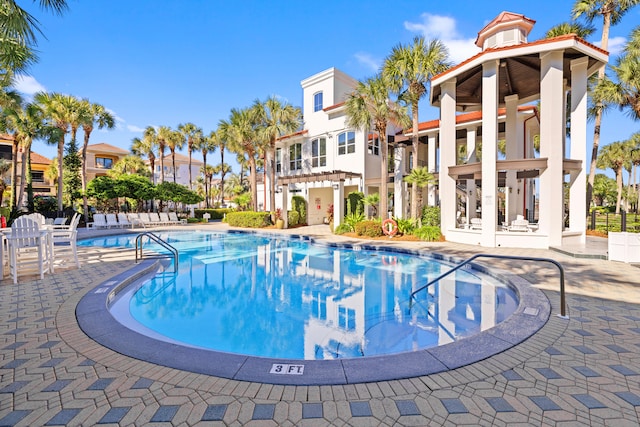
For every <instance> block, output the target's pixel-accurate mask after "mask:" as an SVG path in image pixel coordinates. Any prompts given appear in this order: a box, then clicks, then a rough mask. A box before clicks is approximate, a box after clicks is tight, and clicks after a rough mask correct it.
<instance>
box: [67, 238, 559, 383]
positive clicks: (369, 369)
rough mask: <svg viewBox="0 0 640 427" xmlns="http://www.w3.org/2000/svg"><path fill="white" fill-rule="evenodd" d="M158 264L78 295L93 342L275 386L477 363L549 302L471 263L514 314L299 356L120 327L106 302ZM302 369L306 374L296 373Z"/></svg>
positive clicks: (522, 334)
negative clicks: (406, 341) (353, 350)
mask: <svg viewBox="0 0 640 427" xmlns="http://www.w3.org/2000/svg"><path fill="white" fill-rule="evenodd" d="M222 232H224V233H254V234H260V235H267V236H277V237H278V238H286V239H298V240H306V241H310V242H311V243H314V244H318V245H324V246H332V247H345V248H350V249H354V248H356V247H357V248H360V249H363V250H367V249H371V250H379V251H387V252H395V253H404V254H412V255H418V256H428V257H432V258H434V259H438V260H444V261H449V262H454V263H458V262H461V261H462V260H461V259H459V258H457V257H453V256H448V255H444V254H439V253H434V252H431V251H425V250H414V249H406V248H396V247H389V246H384V245H375V244H371V243H370V242H367V243H362V244H359V243H356V244H353V243H349V242H346V243H336V242H326V241H321V240H317V239H314V238H312V237H309V236H301V235H288V236H282V235H281V234H274V233H265V232H255V231H248V232H247V231H237V230H230V231H222ZM124 234H127V233H124ZM158 264H159V263H158V261H157V260H145V261H142V262H141V263H139V264H137V265H135V266H134V267H133V268H131V269H129V270H127V271H125V272H123V273H120V274H118V275H116V276H115V277H112V278H110V279H109V280H106V281H104V282H102V283H100V284H99V285H97V286H96V287H94V288H93V289H90V290H89V291H88V292H87V293H86V294H85V295H84V296H83V297H82V298H81V299H80V301H79V303H78V304H77V306H76V310H75V314H76V319H77V322H78V325H79V326H80V328H81V330H82V331H83V332H84V333H85V334H86V335H87V336H88V337H89V338H91V339H92V340H94V341H95V342H97V343H98V344H100V345H102V346H104V347H107V348H109V349H111V350H113V351H115V352H117V353H120V354H123V355H125V356H129V357H132V358H135V359H139V360H143V361H146V362H150V363H153V364H156V365H160V366H165V367H168V368H175V369H180V370H184V371H188V372H193V373H197V374H204V375H212V376H216V377H221V378H227V379H233V380H238V381H251V382H260V383H268V384H277V385H344V384H354V383H366V382H374V381H389V380H398V379H404V378H412V377H419V376H424V375H430V374H436V373H440V372H445V371H448V370H453V369H456V368H460V367H462V366H466V365H470V364H473V363H476V362H479V361H481V360H484V359H486V358H489V357H491V356H494V355H496V354H499V353H502V352H504V351H505V350H507V349H509V348H511V347H513V346H515V345H517V344H520V343H522V342H523V341H525V340H527V339H528V338H529V337H531V336H532V335H533V334H535V333H536V332H537V331H538V330H540V329H541V328H542V327H543V326H544V325H545V324H546V323H547V322H548V320H549V318H550V315H551V304H550V302H549V300H548V298H547V297H546V295H545V294H544V293H543V292H542V291H540V290H539V289H536V288H534V287H533V286H531V283H530V282H529V281H527V280H526V279H524V278H522V277H520V276H517V275H515V274H511V273H509V272H506V271H504V270H500V269H496V268H491V269H489V268H486V267H484V266H482V265H479V264H477V263H471V266H472V268H473V269H474V270H476V271H479V272H482V273H484V274H488V275H490V276H492V277H495V278H497V279H499V280H501V281H503V282H505V283H507V284H508V285H509V286H511V287H512V288H513V289H514V290H515V292H516V293H517V295H518V298H519V305H518V307H517V309H516V310H515V312H514V313H513V314H512V315H511V316H509V317H508V318H507V319H506V320H505V321H503V322H501V323H499V324H498V325H496V326H494V327H492V328H490V329H488V330H486V331H483V332H481V333H479V334H477V335H474V336H471V337H468V338H463V339H460V340H459V341H455V342H452V343H449V344H445V345H442V346H438V347H433V348H427V349H423V350H419V351H415V352H407V353H397V354H393V355H383V356H368V357H363V358H353V359H349V358H346V359H335V360H299V359H274V358H262V357H256V356H246V355H238V354H231V353H224V352H220V351H214V350H207V349H200V348H194V347H188V346H183V345H179V344H174V343H169V342H165V341H160V340H156V339H153V338H150V337H147V336H145V335H142V334H140V333H138V332H135V331H133V330H131V329H129V328H127V327H125V326H124V325H122V324H121V323H120V322H118V321H117V320H116V319H114V318H113V316H112V315H111V314H110V312H109V310H108V308H107V307H108V303H109V302H110V300H111V299H112V298H113V297H114V295H115V294H117V293H118V292H120V291H121V290H122V289H124V288H125V287H127V286H129V285H131V284H132V283H133V282H135V281H136V280H138V279H139V278H141V277H142V276H144V275H146V274H150V273H151V272H153V271H155V270H156V269H157V268H158ZM276 366H280V372H274V371H277V369H276ZM301 366H302V368H300V367H301ZM301 370H302V371H303V373H300V371H301ZM287 371H289V372H287Z"/></svg>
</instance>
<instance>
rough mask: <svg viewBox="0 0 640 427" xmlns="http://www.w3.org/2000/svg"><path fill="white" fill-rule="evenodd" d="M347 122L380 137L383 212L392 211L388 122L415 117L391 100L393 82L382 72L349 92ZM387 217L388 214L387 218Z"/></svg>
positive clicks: (402, 122) (405, 123)
mask: <svg viewBox="0 0 640 427" xmlns="http://www.w3.org/2000/svg"><path fill="white" fill-rule="evenodd" d="M345 108H346V114H347V126H349V127H354V128H359V129H362V130H364V131H365V133H367V134H368V133H369V131H370V130H371V129H373V130H375V132H376V134H377V135H376V134H374V135H372V136H371V138H373V139H375V138H376V137H377V138H378V140H379V141H380V191H379V193H380V210H379V212H380V215H381V216H383V217H386V214H387V211H388V208H387V206H388V184H387V180H388V178H389V165H388V157H389V156H388V144H387V123H389V122H392V123H393V124H395V125H398V126H401V127H405V126H409V124H410V123H411V119H409V116H408V115H407V109H406V108H404V107H402V106H400V105H399V104H397V103H395V102H391V101H390V100H389V82H388V81H387V80H386V79H385V78H384V76H383V75H381V74H378V75H376V76H375V77H372V78H369V79H367V80H365V81H364V82H362V81H361V82H358V85H357V86H356V89H355V90H354V91H353V92H351V93H350V94H349V96H348V97H347V101H346V104H345ZM383 219H384V218H383Z"/></svg>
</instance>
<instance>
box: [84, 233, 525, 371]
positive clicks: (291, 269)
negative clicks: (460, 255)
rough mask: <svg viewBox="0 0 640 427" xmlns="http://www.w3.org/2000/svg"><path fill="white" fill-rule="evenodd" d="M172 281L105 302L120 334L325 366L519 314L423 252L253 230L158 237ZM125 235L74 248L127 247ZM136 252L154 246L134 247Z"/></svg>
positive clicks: (154, 282) (492, 283)
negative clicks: (174, 270)
mask: <svg viewBox="0 0 640 427" xmlns="http://www.w3.org/2000/svg"><path fill="white" fill-rule="evenodd" d="M159 236H160V237H161V238H163V239H164V240H166V241H167V242H169V243H170V244H171V245H173V246H174V247H176V249H178V251H179V253H180V266H179V274H178V275H177V276H174V275H173V274H166V273H158V274H156V275H154V276H153V277H151V278H145V280H144V281H142V282H139V283H136V284H135V285H134V286H129V287H127V288H126V290H125V291H123V292H119V293H118V295H117V297H115V298H113V300H112V301H111V304H110V311H111V313H112V315H113V316H114V318H116V319H117V320H118V321H119V322H120V323H122V324H123V325H125V326H126V327H127V328H129V329H132V330H134V331H136V332H138V333H141V334H143V335H146V336H149V337H152V338H154V339H157V340H161V341H165V342H168V343H173V344H176V343H178V344H181V345H186V346H192V347H196V348H202V349H210V350H216V351H220V352H225V353H231V354H240V355H247V356H258V357H267V358H284V359H297V360H326V359H342V358H360V357H363V356H382V355H389V354H397V353H404V352H414V351H419V350H423V349H427V348H432V347H436V346H441V345H445V344H448V343H452V342H456V341H458V340H460V339H463V338H468V337H470V336H473V335H476V334H478V333H480V332H482V331H485V330H488V329H490V328H493V327H494V326H495V325H497V324H499V323H500V322H502V321H504V320H505V319H507V318H508V317H509V316H510V315H511V314H512V313H513V312H514V311H515V310H516V309H517V308H518V302H519V301H518V297H517V295H516V292H515V291H514V289H512V288H511V287H510V286H507V285H505V284H504V283H502V282H501V281H499V280H497V279H495V278H493V277H491V276H489V275H486V274H481V273H480V272H478V271H476V270H459V271H457V272H456V273H455V274H454V275H451V276H449V277H447V278H446V279H443V280H441V281H440V282H439V283H437V284H435V285H433V286H431V287H429V289H428V290H427V291H425V292H422V293H420V294H418V298H417V302H416V303H415V304H414V305H413V307H412V308H411V309H409V296H410V294H411V292H412V291H413V290H415V289H417V288H418V287H421V286H423V285H424V284H426V283H427V282H428V281H429V280H430V279H432V278H434V277H436V276H438V275H439V274H441V273H442V272H444V271H446V270H448V269H450V268H451V264H450V263H447V262H444V261H437V260H435V259H433V258H430V257H426V256H417V255H414V254H407V253H398V252H390V251H379V250H369V249H366V248H365V249H363V248H360V247H356V248H348V247H341V246H331V245H319V244H314V243H312V242H310V241H308V240H304V239H296V238H287V237H284V238H276V237H272V236H264V235H259V234H253V233H214V232H165V233H159ZM134 240H135V235H120V236H107V237H103V238H97V239H91V240H85V241H81V242H79V245H91V246H103V247H133V246H134ZM145 248H153V246H152V245H151V246H148V245H146V244H145Z"/></svg>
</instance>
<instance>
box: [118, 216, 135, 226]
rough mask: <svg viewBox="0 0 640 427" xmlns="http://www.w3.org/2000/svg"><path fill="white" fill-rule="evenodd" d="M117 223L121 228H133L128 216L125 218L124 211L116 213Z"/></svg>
mask: <svg viewBox="0 0 640 427" xmlns="http://www.w3.org/2000/svg"><path fill="white" fill-rule="evenodd" d="M118 224H120V227H122V228H125V227H130V228H133V224H132V223H131V221H129V218H127V214H126V213H124V212H120V213H119V214H118Z"/></svg>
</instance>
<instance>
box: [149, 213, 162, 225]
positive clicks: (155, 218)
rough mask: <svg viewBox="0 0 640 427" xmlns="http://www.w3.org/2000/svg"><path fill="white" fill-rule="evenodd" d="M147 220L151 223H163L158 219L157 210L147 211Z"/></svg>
mask: <svg viewBox="0 0 640 427" xmlns="http://www.w3.org/2000/svg"><path fill="white" fill-rule="evenodd" d="M149 221H150V222H151V224H152V225H164V224H163V222H162V221H161V220H160V215H158V212H149Z"/></svg>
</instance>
